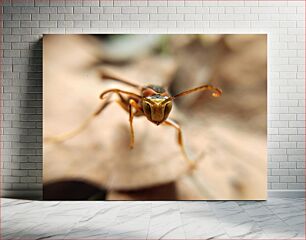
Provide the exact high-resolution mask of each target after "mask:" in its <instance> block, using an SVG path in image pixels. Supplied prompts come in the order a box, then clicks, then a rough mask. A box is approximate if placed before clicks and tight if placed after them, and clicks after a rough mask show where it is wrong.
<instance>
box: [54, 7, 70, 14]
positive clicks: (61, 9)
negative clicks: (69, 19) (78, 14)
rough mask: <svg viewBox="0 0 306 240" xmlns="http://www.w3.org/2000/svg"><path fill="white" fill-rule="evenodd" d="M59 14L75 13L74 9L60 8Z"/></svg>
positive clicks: (58, 9)
mask: <svg viewBox="0 0 306 240" xmlns="http://www.w3.org/2000/svg"><path fill="white" fill-rule="evenodd" d="M57 13H59V14H65V13H73V8H72V7H58V8H57Z"/></svg>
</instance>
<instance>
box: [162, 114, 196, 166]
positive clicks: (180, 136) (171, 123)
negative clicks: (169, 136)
mask: <svg viewBox="0 0 306 240" xmlns="http://www.w3.org/2000/svg"><path fill="white" fill-rule="evenodd" d="M163 124H164V125H166V126H171V127H174V128H175V129H176V131H177V143H178V145H179V146H180V149H181V152H182V154H183V156H184V158H185V160H186V161H187V163H188V165H189V168H190V170H193V169H194V168H195V167H196V163H195V161H193V160H190V159H189V157H188V155H187V153H186V150H185V146H184V142H183V133H182V129H181V127H180V125H178V124H177V123H176V122H174V121H173V120H170V119H168V120H166V121H164V122H163Z"/></svg>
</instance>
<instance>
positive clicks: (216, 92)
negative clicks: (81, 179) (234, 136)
mask: <svg viewBox="0 0 306 240" xmlns="http://www.w3.org/2000/svg"><path fill="white" fill-rule="evenodd" d="M101 78H102V79H104V80H114V81H117V82H120V83H123V84H125V85H128V86H130V87H133V88H135V89H136V90H138V92H139V94H136V93H133V92H129V91H125V90H122V89H118V88H112V89H108V90H106V91H104V92H102V93H101V95H100V99H103V100H104V101H103V102H102V104H101V105H100V106H99V108H98V109H97V110H96V111H95V112H94V113H92V114H91V115H90V116H89V117H88V118H87V119H85V121H84V122H83V123H82V124H81V125H80V126H79V127H78V128H76V129H75V130H73V131H71V132H67V133H64V134H61V135H58V136H53V137H47V138H45V141H46V142H63V141H65V140H67V139H69V138H72V137H74V136H75V135H77V134H78V133H80V132H81V131H83V130H84V129H85V128H86V127H87V126H88V125H89V124H90V122H91V120H93V119H94V118H95V117H97V116H98V115H99V114H100V113H101V112H102V111H103V110H104V109H105V108H106V107H107V106H108V105H109V104H110V103H112V102H113V100H111V99H110V95H111V94H116V95H117V96H118V99H117V100H116V102H117V103H118V104H119V105H120V106H121V107H122V108H123V109H124V110H125V111H126V112H127V113H128V114H129V124H130V148H133V147H134V128H133V119H134V117H139V116H145V117H146V118H147V119H148V120H149V121H150V122H152V123H154V124H156V125H157V126H158V125H160V124H162V125H165V126H171V127H173V128H175V129H176V131H177V143H178V145H179V146H180V149H181V152H182V154H183V156H184V158H185V160H186V161H187V162H188V164H189V166H190V168H191V169H193V168H194V167H195V162H194V161H193V160H190V159H189V157H188V156H187V153H186V150H185V146H184V143H183V134H182V129H181V127H180V125H179V124H178V123H176V122H175V121H174V120H171V119H170V118H168V117H169V114H170V112H171V109H172V104H173V101H174V100H175V99H177V98H179V97H183V96H186V95H188V94H191V93H193V92H198V91H207V90H210V91H212V96H214V97H219V96H220V95H221V94H222V91H221V90H220V89H218V88H216V87H214V86H212V85H202V86H199V87H196V88H192V89H189V90H186V91H183V92H181V93H179V94H176V95H174V96H171V95H170V94H169V93H168V91H167V90H166V89H165V88H164V87H162V86H158V85H147V86H141V85H138V84H135V83H132V82H131V81H129V80H127V79H125V78H123V77H121V76H118V75H117V74H115V73H114V72H111V71H109V70H105V69H104V70H102V71H101Z"/></svg>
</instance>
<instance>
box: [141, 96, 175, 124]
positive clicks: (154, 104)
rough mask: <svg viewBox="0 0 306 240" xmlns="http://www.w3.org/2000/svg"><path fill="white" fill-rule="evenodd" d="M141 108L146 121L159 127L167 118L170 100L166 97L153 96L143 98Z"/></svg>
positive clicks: (170, 106) (170, 104) (170, 105)
mask: <svg viewBox="0 0 306 240" xmlns="http://www.w3.org/2000/svg"><path fill="white" fill-rule="evenodd" d="M142 108H143V112H144V114H145V116H146V117H147V119H148V120H149V121H151V122H153V123H155V124H156V125H159V124H161V123H162V122H163V121H165V120H166V119H167V117H168V116H169V113H170V111H171V109H172V99H171V98H170V97H168V96H163V95H160V94H154V95H151V96H148V97H144V98H143V100H142Z"/></svg>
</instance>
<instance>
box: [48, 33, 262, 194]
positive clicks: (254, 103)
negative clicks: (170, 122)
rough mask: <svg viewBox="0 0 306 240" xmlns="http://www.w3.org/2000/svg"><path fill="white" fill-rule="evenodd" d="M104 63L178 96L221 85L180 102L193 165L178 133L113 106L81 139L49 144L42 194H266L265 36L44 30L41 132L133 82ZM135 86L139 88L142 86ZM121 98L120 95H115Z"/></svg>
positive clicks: (60, 127) (57, 128) (68, 123)
mask: <svg viewBox="0 0 306 240" xmlns="http://www.w3.org/2000/svg"><path fill="white" fill-rule="evenodd" d="M101 68H109V69H111V70H112V71H115V72H116V73H117V74H119V75H120V76H123V77H124V78H126V79H130V80H131V82H135V83H138V84H141V85H147V84H157V85H162V86H165V87H166V88H167V89H168V90H169V92H170V93H171V94H172V95H175V94H177V93H179V92H181V91H184V90H187V89H190V88H194V87H197V86H199V85H203V84H208V83H209V84H212V85H214V86H216V87H218V88H221V89H222V91H223V95H222V96H221V97H219V98H214V97H212V96H211V93H209V92H199V93H194V94H190V95H188V96H186V97H181V98H179V99H177V100H175V106H174V109H173V111H172V113H171V114H170V118H172V119H175V120H176V121H177V122H179V123H180V125H181V127H182V129H183V137H184V142H185V145H186V148H187V152H188V155H189V156H190V158H191V159H195V160H197V163H198V165H197V168H196V169H195V170H194V171H193V172H192V173H191V174H190V173H187V167H188V166H187V164H186V163H185V161H184V158H183V156H182V154H181V152H180V149H179V146H178V145H177V143H176V132H175V130H174V129H172V128H169V127H166V126H155V125H153V124H152V123H151V122H149V121H148V120H147V119H146V118H144V117H139V118H137V119H135V122H134V127H135V148H134V149H133V150H130V149H129V122H128V114H127V113H126V112H124V111H123V110H122V109H121V108H120V106H119V105H118V104H116V103H114V104H111V105H110V106H109V107H107V108H106V109H105V110H104V111H103V113H102V114H101V115H99V116H98V117H97V118H96V119H94V120H93V122H92V124H90V126H89V127H88V128H87V129H86V130H85V131H83V132H82V133H80V134H79V135H78V136H76V137H74V138H72V139H69V140H67V141H65V142H63V143H60V144H50V143H46V142H45V143H44V153H43V157H44V166H43V181H44V199H56V200H230V199H235V200H236V199H237V200H238V199H242V200H255V199H257V200H260V199H265V198H266V185H267V183H266V180H267V177H266V171H267V166H266V164H267V154H266V142H267V141H266V136H267V135H266V129H267V126H266V124H267V109H266V106H267V36H266V35H265V34H227V35H222V34H218V35H212V34H210V35H206V34H205V35H109V34H105V35H45V36H44V39H43V78H44V86H43V88H44V90H43V93H44V103H43V104H44V109H43V111H44V113H43V118H44V126H43V134H44V137H50V136H54V135H57V134H61V133H64V132H67V131H70V130H73V129H75V128H76V127H78V126H79V125H80V124H81V123H82V121H84V120H85V118H86V117H88V116H89V115H90V114H91V113H92V112H94V111H95V109H97V107H98V106H99V105H100V104H101V100H100V99H99V95H100V93H101V92H102V91H103V90H106V89H109V88H113V87H118V88H121V89H124V90H128V91H134V92H135V90H134V89H132V88H130V87H127V86H125V85H122V84H120V83H116V82H114V81H105V80H102V79H101V78H100V74H99V73H100V71H101ZM135 93H137V92H135ZM114 99H115V96H114Z"/></svg>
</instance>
